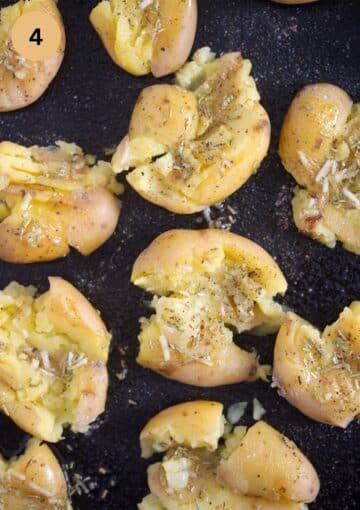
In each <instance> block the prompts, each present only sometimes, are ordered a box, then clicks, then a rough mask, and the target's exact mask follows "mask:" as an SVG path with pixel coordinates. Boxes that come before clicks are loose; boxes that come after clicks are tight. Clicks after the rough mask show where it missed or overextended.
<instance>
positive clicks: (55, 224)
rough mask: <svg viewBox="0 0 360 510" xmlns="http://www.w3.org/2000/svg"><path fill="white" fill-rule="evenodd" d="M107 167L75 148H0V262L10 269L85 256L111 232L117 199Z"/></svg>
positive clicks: (3, 145)
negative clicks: (72, 251)
mask: <svg viewBox="0 0 360 510" xmlns="http://www.w3.org/2000/svg"><path fill="white" fill-rule="evenodd" d="M121 191H122V186H121V185H120V184H119V183H117V182H116V179H115V177H114V174H113V172H112V170H111V167H110V165H109V164H108V163H105V162H104V161H99V162H97V163H96V162H95V159H94V158H93V157H92V156H87V155H85V154H84V153H83V151H82V150H81V149H80V147H78V146H77V145H75V144H67V143H65V142H56V146H55V147H46V148H42V147H37V146H34V147H30V148H27V147H23V146H21V145H17V144H15V143H11V142H2V143H0V258H1V259H3V260H6V261H8V262H13V263H28V262H43V261H47V260H53V259H56V258H59V257H64V256H65V255H67V254H68V253H69V251H70V247H73V248H75V249H77V250H78V251H79V252H80V253H82V254H83V255H89V254H90V253H92V252H93V251H94V250H96V249H97V248H98V247H99V246H101V245H102V244H103V243H104V242H105V241H106V240H107V239H108V238H109V237H110V236H111V235H112V233H113V232H114V230H115V227H116V225H117V222H118V219H119V214H120V202H119V201H118V200H117V198H116V197H115V196H114V193H115V194H118V193H121Z"/></svg>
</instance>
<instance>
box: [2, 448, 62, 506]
mask: <svg viewBox="0 0 360 510" xmlns="http://www.w3.org/2000/svg"><path fill="white" fill-rule="evenodd" d="M0 504H2V505H3V508H8V509H11V510H26V509H28V508H31V509H32V510H46V509H48V510H71V504H70V500H69V499H68V495H67V488H66V482H65V478H64V474H63V472H62V470H61V467H60V465H59V463H58V461H57V459H56V457H55V456H54V454H53V453H52V452H51V450H50V448H48V446H46V445H45V444H40V442H39V441H38V440H36V439H32V440H30V441H29V442H28V445H27V448H26V451H25V452H24V453H23V454H22V455H20V457H15V458H13V459H10V460H9V461H6V460H5V459H4V458H2V456H1V455H0Z"/></svg>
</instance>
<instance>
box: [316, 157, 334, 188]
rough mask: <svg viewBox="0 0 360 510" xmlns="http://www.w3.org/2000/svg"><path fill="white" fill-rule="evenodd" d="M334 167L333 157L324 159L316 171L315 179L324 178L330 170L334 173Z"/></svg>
mask: <svg viewBox="0 0 360 510" xmlns="http://www.w3.org/2000/svg"><path fill="white" fill-rule="evenodd" d="M336 168H337V163H336V161H335V160H334V159H328V160H327V161H325V164H324V165H323V166H322V167H321V169H320V170H319V172H318V173H317V175H316V177H315V181H316V182H321V181H322V180H323V179H325V177H326V176H327V174H328V173H329V172H330V171H332V173H334V172H335V171H336Z"/></svg>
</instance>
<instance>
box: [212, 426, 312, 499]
mask: <svg viewBox="0 0 360 510" xmlns="http://www.w3.org/2000/svg"><path fill="white" fill-rule="evenodd" d="M217 475H218V478H219V480H220V481H221V482H222V483H223V484H225V485H226V486H227V487H230V488H231V489H232V490H234V491H235V492H240V493H241V494H244V495H248V496H261V497H265V498H267V499H271V500H279V499H280V498H282V497H284V498H286V499H288V500H291V501H297V502H302V503H310V502H312V501H314V499H315V498H316V496H317V494H318V492H319V488H320V483H319V478H318V476H317V473H316V471H315V469H314V467H313V466H312V465H311V464H310V462H309V461H308V459H307V458H306V457H305V456H304V455H303V454H302V453H301V451H300V450H299V449H298V448H297V446H296V445H295V443H293V442H292V441H290V440H289V439H287V438H286V437H285V436H283V435H282V434H280V433H279V432H278V431H277V430H275V429H273V428H272V427H270V425H268V424H267V423H265V422H263V421H259V422H258V423H256V424H255V425H253V426H252V427H250V428H249V430H248V431H247V433H246V435H245V437H244V438H243V439H242V441H241V443H240V445H239V446H238V447H237V448H236V449H235V451H234V452H233V453H232V454H231V455H230V457H229V458H228V459H227V460H225V461H223V462H222V463H221V464H220V466H219V467H218V469H217Z"/></svg>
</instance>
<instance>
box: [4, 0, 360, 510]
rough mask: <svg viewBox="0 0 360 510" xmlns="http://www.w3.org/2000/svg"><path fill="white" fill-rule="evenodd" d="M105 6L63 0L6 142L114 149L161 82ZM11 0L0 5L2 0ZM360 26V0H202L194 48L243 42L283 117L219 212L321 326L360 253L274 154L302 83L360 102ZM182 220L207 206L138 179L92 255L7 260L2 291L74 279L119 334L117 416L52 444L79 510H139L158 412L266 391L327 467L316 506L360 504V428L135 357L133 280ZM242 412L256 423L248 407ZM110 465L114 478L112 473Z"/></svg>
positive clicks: (112, 395)
mask: <svg viewBox="0 0 360 510" xmlns="http://www.w3.org/2000/svg"><path fill="white" fill-rule="evenodd" d="M96 1H97V0H91V1H85V0H83V1H82V0H60V1H59V8H60V10H61V12H62V14H63V16H64V21H65V27H66V32H67V49H66V55H65V59H64V63H63V65H62V67H61V70H60V72H59V74H58V76H57V77H56V79H55V81H54V82H53V84H52V85H51V87H50V88H49V89H48V91H47V92H46V93H45V94H44V95H43V97H42V98H41V99H40V100H39V101H37V102H36V103H35V104H34V105H32V106H30V107H28V108H26V109H24V110H20V111H17V112H12V113H2V114H0V139H1V140H3V139H10V140H12V141H15V142H19V143H22V144H25V145H31V144H40V145H47V144H51V143H53V142H54V141H55V140H58V139H63V140H67V141H76V142H77V143H78V144H79V145H81V146H82V147H83V148H84V149H85V150H86V151H87V152H90V153H94V154H97V156H99V157H103V158H104V149H105V148H109V147H112V146H114V145H116V144H117V143H118V142H119V140H120V139H121V138H122V136H123V135H124V134H125V133H126V131H127V126H128V122H129V116H130V113H131V110H132V106H133V104H134V101H135V99H136V97H137V95H138V94H139V92H140V90H141V89H142V88H143V87H145V86H148V85H150V84H152V83H154V82H155V79H154V78H152V77H143V78H137V77H133V76H130V75H128V74H126V73H125V72H123V71H121V70H120V69H119V68H118V67H116V66H115V65H114V64H113V63H112V61H111V60H110V58H109V57H108V55H107V53H106V52H105V50H104V48H103V47H102V45H101V43H100V41H99V38H98V37H97V35H96V34H95V32H94V30H93V29H92V27H91V26H90V23H89V22H88V15H89V12H90V10H91V8H92V7H93V6H94V5H95V4H96ZM8 3H9V0H0V6H4V5H6V4H8ZM359 21H360V3H359V2H358V0H353V1H345V0H343V1H341V0H337V1H336V0H320V1H319V2H317V3H315V4H309V5H304V6H298V7H287V6H280V5H277V4H274V3H272V2H269V1H267V0H211V1H206V0H200V1H199V26H198V33H197V37H196V42H195V45H194V48H198V47H200V46H203V45H210V46H211V47H212V49H214V50H216V51H218V52H226V51H233V50H240V51H241V52H242V53H243V55H244V56H246V57H247V58H250V59H251V60H252V62H253V74H254V76H255V78H256V81H257V83H258V87H259V90H260V92H261V95H262V102H263V104H264V106H265V108H266V109H267V111H268V112H269V115H270V118H271V123H272V144H271V148H270V152H269V155H268V157H267V158H266V160H265V161H264V162H263V164H262V165H261V168H260V170H259V171H258V173H257V175H256V176H253V177H251V178H250V180H249V181H248V183H247V184H246V185H245V186H243V187H242V188H241V189H240V190H239V191H238V192H236V193H234V194H233V195H232V196H231V197H230V198H229V199H228V200H227V201H226V205H225V207H224V208H223V211H217V210H216V209H214V211H213V215H214V218H215V217H217V216H223V217H224V222H226V216H227V208H226V206H227V205H230V206H232V207H233V208H234V209H235V210H236V211H237V214H236V222H235V224H234V225H233V227H232V230H233V231H234V232H236V233H239V234H242V235H244V236H246V237H249V238H250V239H252V240H254V241H256V242H258V243H259V244H261V245H262V246H263V247H264V248H265V249H267V250H268V251H269V252H270V253H271V254H272V255H273V256H274V258H275V259H276V260H277V262H278V263H279V265H280V267H281V268H282V270H283V271H284V273H285V275H286V277H287V280H288V282H289V290H288V292H287V294H286V297H285V298H284V302H285V304H286V305H287V306H289V307H291V308H293V309H294V310H295V311H296V312H297V313H299V314H300V315H301V316H303V317H305V318H306V319H308V320H310V321H312V322H313V323H314V324H316V325H317V326H319V327H323V326H324V325H325V324H327V323H329V322H331V321H333V320H335V319H336V318H337V315H338V313H339V312H340V311H341V310H342V309H343V307H344V306H345V305H347V304H349V303H350V302H351V301H352V300H353V299H359V298H360V258H359V257H357V256H355V255H354V254H351V253H349V252H347V251H345V250H343V249H342V248H341V247H340V246H338V247H337V248H336V249H335V250H330V249H328V248H325V247H324V246H322V245H321V244H319V243H317V242H315V241H312V240H311V239H308V238H306V237H304V236H303V235H301V234H299V233H298V232H297V230H296V228H295V227H294V224H293V221H292V215H291V207H290V199H291V194H292V191H291V190H292V188H293V187H294V181H293V180H292V178H291V177H290V176H289V175H288V174H287V173H286V172H285V170H284V169H283V168H282V166H281V164H280V161H279V158H278V156H277V154H276V149H277V142H278V137H279V129H280V126H281V121H282V119H283V117H284V114H285V112H286V110H287V108H288V106H289V104H290V101H291V99H292V97H293V95H294V94H295V92H296V91H297V90H299V89H300V88H301V87H302V86H303V85H305V84H307V83H311V82H318V81H329V82H333V83H336V84H338V85H340V86H341V87H343V88H344V89H346V90H347V91H348V92H349V94H350V95H352V97H354V99H357V100H359V99H360V91H359V83H360V76H359V60H360V59H359V57H360V54H359V48H360V44H359V43H360V40H359V28H358V27H359ZM169 79H171V77H170V78H169ZM165 81H166V80H165ZM175 227H183V228H204V227H206V223H205V221H204V220H203V217H202V215H201V214H195V215H190V216H180V215H175V214H171V213H169V212H167V211H165V210H163V209H160V208H159V207H156V206H154V205H152V204H150V203H148V202H146V201H145V200H143V199H142V198H140V197H139V196H138V195H137V194H136V193H135V192H134V191H133V190H132V189H131V188H130V187H129V186H127V187H126V191H125V194H124V195H123V210H122V215H121V219H120V223H119V225H118V227H117V230H116V233H115V234H114V235H113V236H112V238H111V239H110V240H109V241H108V242H107V243H106V244H105V245H104V246H103V247H102V248H100V249H99V250H97V251H96V252H95V253H94V254H92V255H91V256H89V257H82V256H81V255H79V254H78V253H75V252H73V253H71V254H70V255H69V256H68V257H66V258H65V259H63V260H58V261H55V262H51V263H43V264H32V265H27V266H25V265H19V266H16V265H11V264H7V263H5V262H0V285H1V288H3V287H4V286H5V285H6V284H8V283H9V282H10V281H11V280H17V281H19V282H21V283H22V284H34V285H37V286H38V287H39V288H40V289H41V290H45V289H46V287H47V277H48V276H49V275H60V276H62V277H64V278H66V279H68V280H69V281H70V282H72V283H73V284H74V285H76V286H77V287H78V288H79V289H80V291H82V292H83V293H84V294H85V295H86V296H87V297H88V298H89V299H90V300H91V301H92V303H93V304H94V305H95V306H96V307H97V308H98V309H99V310H101V313H102V316H103V318H104V320H105V322H106V324H107V325H108V327H109V328H110V329H111V331H112V333H113V336H114V338H113V343H112V350H111V355H110V361H109V371H110V388H109V395H108V401H107V409H106V412H105V413H104V414H103V415H102V416H101V417H100V418H99V419H98V420H97V422H96V424H95V425H94V426H93V427H92V428H91V431H90V433H89V434H86V435H81V434H77V435H75V434H73V433H71V432H66V434H65V439H64V441H62V442H60V443H58V444H57V445H56V446H55V447H54V450H55V452H56V453H57V454H58V455H59V457H60V458H61V459H62V460H63V462H64V464H67V465H68V466H69V469H68V474H69V478H70V480H73V479H74V476H75V478H76V477H77V475H81V476H82V479H83V480H84V482H83V484H82V485H83V489H82V492H83V494H82V495H81V496H78V495H74V497H73V503H74V508H76V509H79V510H82V509H84V510H85V509H86V510H89V509H93V510H98V509H99V510H100V509H107V510H115V509H116V510H123V509H124V510H125V509H135V508H136V503H137V502H139V501H140V500H141V499H142V497H143V496H144V495H145V494H146V493H147V485H146V466H147V464H148V463H147V462H145V461H143V460H141V459H140V452H139V447H138V436H139V432H140V430H141V428H142V427H143V425H144V424H145V423H146V421H147V420H148V419H149V418H150V417H151V416H153V415H154V414H155V413H157V412H158V411H159V410H160V409H163V408H164V407H167V406H169V405H172V404H175V403H177V402H181V401H185V400H190V399H198V398H208V399H217V400H219V401H221V402H223V403H224V404H225V405H229V404H231V403H234V402H237V401H243V400H248V401H250V400H251V399H252V398H254V397H255V396H256V397H257V398H258V399H259V400H260V401H261V402H262V404H263V405H264V407H265V408H266V411H267V412H266V415H265V419H266V420H267V421H268V422H269V423H270V424H272V425H274V426H275V427H277V428H278V429H279V430H281V431H282V432H284V433H285V434H286V435H287V436H289V437H290V438H291V439H293V440H295V441H296V443H297V444H298V445H299V447H300V448H301V449H302V451H303V452H304V453H305V454H306V455H307V456H308V457H309V458H310V459H311V461H312V462H313V464H314V465H315V467H316V469H317V471H318V473H319V475H320V478H321V492H320V495H319V497H318V499H317V501H316V503H315V504H313V505H310V507H311V508H312V509H317V510H325V509H326V510H329V509H331V510H340V509H341V510H353V509H355V508H359V501H360V489H359V487H360V484H359V474H360V447H359V439H358V434H359V423H356V422H354V423H353V424H351V425H350V426H349V427H348V428H347V429H346V430H342V429H338V428H333V427H329V426H326V425H322V424H319V423H316V422H313V421H311V420H310V419H307V418H306V417H305V416H303V415H302V414H301V413H300V412H298V411H297V410H296V409H294V408H293V407H291V406H290V405H289V404H288V403H287V402H286V401H285V400H284V399H282V398H280V397H279V396H278V395H277V394H276V391H275V390H274V389H272V388H271V387H270V385H269V384H265V383H263V382H255V383H241V384H236V385H233V386H227V387H221V388H215V389H201V388H194V387H189V386H185V385H182V384H178V383H176V382H172V381H167V380H166V379H164V378H162V377H161V376H158V375H156V374H154V373H152V372H150V371H148V370H145V369H143V368H141V367H140V366H138V365H137V364H136V363H135V356H136V353H137V339H136V336H137V333H138V330H139V326H138V318H139V317H140V316H141V315H149V313H150V311H149V309H148V308H147V305H146V301H147V299H148V296H146V294H145V293H144V292H142V291H141V290H139V289H137V288H135V287H133V286H132V285H131V284H130V282H129V276H130V271H131V267H132V264H133V262H134V260H135V258H136V257H137V255H138V254H139V253H140V252H141V251H142V250H143V249H144V248H145V247H146V246H147V245H148V244H149V243H150V241H152V239H154V238H155V237H156V236H157V235H158V234H160V233H161V232H164V231H166V230H168V229H171V228H175ZM239 343H240V344H241V345H243V346H245V347H246V348H251V347H253V346H255V347H256V349H257V350H258V352H259V353H260V355H261V359H262V361H263V362H271V360H272V349H273V345H274V336H271V337H265V338H252V337H251V336H250V335H247V334H243V335H241V337H240V338H239ZM119 349H120V350H119ZM124 350H126V354H125V355H124V354H123V353H124ZM122 359H124V360H125V361H126V364H127V367H128V370H129V372H128V375H127V377H126V379H125V381H123V382H121V381H119V380H118V379H117V377H116V373H117V372H120V371H121V368H120V363H121V360H122ZM132 401H133V402H135V403H136V405H134V404H133V403H131V402H132ZM249 407H250V408H251V406H249ZM242 421H243V422H244V423H246V424H248V425H250V424H251V423H252V419H251V413H250V411H248V412H247V414H246V415H245V417H244V419H243V420H242ZM0 430H1V433H0V448H1V451H2V453H3V454H5V455H13V454H15V453H16V452H19V451H20V449H21V447H22V446H23V445H24V443H25V441H26V438H27V436H26V435H25V434H24V433H23V432H22V431H20V430H19V429H18V428H16V427H15V425H13V424H12V423H11V422H10V421H9V420H8V418H6V417H5V416H1V417H0ZM72 463H74V465H72ZM100 468H104V469H105V471H106V473H105V474H101V472H103V469H101V470H100V471H101V472H99V469H100ZM77 485H78V486H79V484H77ZM80 485H81V484H80ZM84 489H85V490H84Z"/></svg>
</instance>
